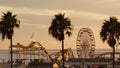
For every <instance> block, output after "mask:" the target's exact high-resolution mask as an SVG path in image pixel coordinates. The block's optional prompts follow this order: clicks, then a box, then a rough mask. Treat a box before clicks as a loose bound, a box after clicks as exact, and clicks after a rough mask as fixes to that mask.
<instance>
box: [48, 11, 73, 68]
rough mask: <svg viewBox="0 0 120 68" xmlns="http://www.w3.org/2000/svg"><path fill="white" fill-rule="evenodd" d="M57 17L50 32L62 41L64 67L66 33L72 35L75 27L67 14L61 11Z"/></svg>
mask: <svg viewBox="0 0 120 68" xmlns="http://www.w3.org/2000/svg"><path fill="white" fill-rule="evenodd" d="M54 17H55V18H54V19H53V20H52V22H51V26H50V27H49V29H48V32H49V34H51V35H52V37H54V38H55V39H57V40H58V41H60V42H62V57H63V58H62V60H63V68H64V39H65V35H68V37H70V36H71V34H72V30H73V27H72V25H71V21H70V19H69V18H68V17H65V14H62V13H59V14H56V15H55V16H54Z"/></svg>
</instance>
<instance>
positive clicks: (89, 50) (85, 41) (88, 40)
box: [76, 28, 95, 58]
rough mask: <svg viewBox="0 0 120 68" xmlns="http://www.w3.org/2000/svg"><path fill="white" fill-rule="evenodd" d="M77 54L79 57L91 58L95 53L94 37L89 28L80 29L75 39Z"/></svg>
mask: <svg viewBox="0 0 120 68" xmlns="http://www.w3.org/2000/svg"><path fill="white" fill-rule="evenodd" d="M76 47H77V54H78V57H79V58H93V57H94V54H95V38H94V35H93V32H92V30H91V29H89V28H82V29H80V31H79V33H78V36H77V41H76Z"/></svg>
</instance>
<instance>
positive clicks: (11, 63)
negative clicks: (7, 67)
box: [10, 38, 13, 68]
mask: <svg viewBox="0 0 120 68" xmlns="http://www.w3.org/2000/svg"><path fill="white" fill-rule="evenodd" d="M10 47H11V68H13V65H12V63H13V62H12V61H13V59H12V57H13V55H12V38H11V39H10Z"/></svg>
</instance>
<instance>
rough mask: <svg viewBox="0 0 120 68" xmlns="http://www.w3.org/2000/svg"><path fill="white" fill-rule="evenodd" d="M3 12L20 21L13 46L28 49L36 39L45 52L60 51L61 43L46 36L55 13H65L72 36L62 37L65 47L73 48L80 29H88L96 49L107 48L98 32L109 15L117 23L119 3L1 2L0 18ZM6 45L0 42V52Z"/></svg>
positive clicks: (81, 0) (94, 0)
mask: <svg viewBox="0 0 120 68" xmlns="http://www.w3.org/2000/svg"><path fill="white" fill-rule="evenodd" d="M6 11H11V12H13V14H17V18H18V19H19V20H20V21H21V23H20V28H19V29H15V33H14V36H13V44H17V43H21V44H23V45H25V46H28V45H29V43H30V42H31V41H32V40H36V41H39V42H40V43H41V44H42V46H44V47H45V48H46V49H61V42H59V41H57V40H56V39H54V38H53V37H52V36H51V35H49V34H48V28H49V26H50V25H51V21H52V19H53V18H54V15H55V14H58V13H65V17H69V18H70V20H71V23H72V25H73V27H74V30H73V32H72V36H71V37H67V36H66V37H65V48H72V49H76V40H77V35H78V32H79V30H80V29H81V28H90V29H91V30H92V31H93V33H94V37H95V48H96V49H110V47H109V46H108V44H106V43H103V42H102V40H101V39H100V35H99V33H100V30H101V26H102V24H103V21H104V20H106V19H107V20H108V19H109V17H110V16H115V17H117V18H118V20H120V0H0V18H1V16H2V15H3V14H2V13H3V12H6ZM32 34H34V37H33V38H31V36H32ZM0 38H1V36H0ZM9 42H10V41H9V40H8V39H5V40H0V49H8V48H9V45H10V43H9ZM118 48H119V47H118Z"/></svg>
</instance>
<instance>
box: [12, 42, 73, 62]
mask: <svg viewBox="0 0 120 68" xmlns="http://www.w3.org/2000/svg"><path fill="white" fill-rule="evenodd" d="M12 47H13V54H14V55H17V57H16V59H18V58H19V59H24V60H30V61H31V60H32V59H36V58H35V56H38V57H39V59H40V58H41V56H42V57H47V58H49V59H50V60H51V62H55V57H57V58H59V60H61V55H62V51H58V52H53V53H51V54H49V52H47V50H46V49H45V47H43V46H42V45H41V44H40V43H39V42H38V41H31V43H30V44H29V45H28V46H24V45H23V44H20V43H17V44H16V45H13V46H12ZM21 55H24V56H28V55H29V56H30V58H28V57H24V58H22V57H20V56H21ZM33 56H34V58H33ZM64 56H65V58H66V59H67V58H74V55H73V52H72V50H71V48H68V49H65V50H64Z"/></svg>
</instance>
